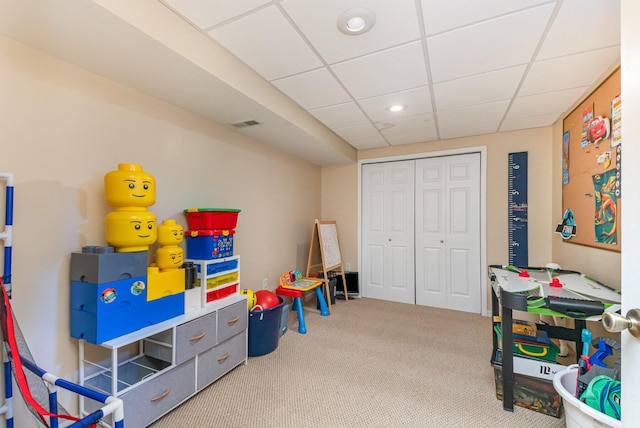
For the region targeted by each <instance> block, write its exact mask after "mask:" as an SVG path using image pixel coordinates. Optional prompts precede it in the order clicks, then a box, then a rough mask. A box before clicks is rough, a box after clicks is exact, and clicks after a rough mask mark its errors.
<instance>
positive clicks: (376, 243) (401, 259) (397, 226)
mask: <svg viewBox="0 0 640 428" xmlns="http://www.w3.org/2000/svg"><path fill="white" fill-rule="evenodd" d="M414 186H415V161H413V160H408V161H397V162H386V163H375V164H365V165H363V170H362V188H363V192H362V211H361V213H362V221H361V226H362V247H361V248H362V260H363V264H362V273H361V276H362V278H361V284H363V286H362V295H363V297H372V298H374V299H383V300H391V301H394V302H402V303H415V282H414V281H415V275H414V257H415V256H414V247H415V245H414V215H415V214H414V207H415V201H414V198H415V191H414Z"/></svg>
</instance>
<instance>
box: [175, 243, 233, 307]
mask: <svg viewBox="0 0 640 428" xmlns="http://www.w3.org/2000/svg"><path fill="white" fill-rule="evenodd" d="M185 262H192V263H193V264H194V265H196V266H197V267H198V281H197V283H198V287H200V288H199V291H200V293H199V294H200V303H201V307H203V308H204V307H207V306H208V305H210V304H211V303H215V302H216V301H217V300H218V299H219V298H224V297H226V295H227V294H225V293H229V294H237V293H238V292H239V291H240V256H231V257H224V258H220V259H212V260H199V259H186V260H185ZM234 285H235V287H233V286H234ZM232 287H233V289H232ZM196 288H197V287H196Z"/></svg>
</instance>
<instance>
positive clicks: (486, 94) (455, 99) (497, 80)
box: [433, 65, 526, 110]
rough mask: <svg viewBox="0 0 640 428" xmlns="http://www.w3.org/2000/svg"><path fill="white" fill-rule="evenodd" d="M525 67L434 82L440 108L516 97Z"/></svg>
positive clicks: (436, 98) (434, 92) (435, 94)
mask: <svg viewBox="0 0 640 428" xmlns="http://www.w3.org/2000/svg"><path fill="white" fill-rule="evenodd" d="M525 68H526V66H525V65H520V66H517V67H509V68H505V69H503V70H497V71H492V72H488V73H482V74H476V75H474V76H469V77H463V78H461V79H455V80H447V81H446V82H441V83H436V84H434V85H433V94H434V97H435V101H436V107H437V108H438V110H449V109H452V108H459V107H464V106H469V105H475V104H483V103H487V102H491V101H499V100H504V99H507V98H511V97H513V95H514V94H515V93H516V89H517V88H518V85H519V84H520V81H521V80H522V76H523V74H524V70H525Z"/></svg>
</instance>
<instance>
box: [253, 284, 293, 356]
mask: <svg viewBox="0 0 640 428" xmlns="http://www.w3.org/2000/svg"><path fill="white" fill-rule="evenodd" d="M278 299H279V300H280V304H279V305H278V306H274V307H273V308H269V309H265V310H264V311H249V351H248V353H249V356H250V357H259V356H260V355H266V354H268V353H270V352H273V351H274V350H275V349H276V348H277V347H278V339H280V321H281V319H282V307H283V306H284V304H285V303H284V300H283V299H282V297H280V296H278Z"/></svg>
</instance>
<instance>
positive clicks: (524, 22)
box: [427, 4, 554, 83]
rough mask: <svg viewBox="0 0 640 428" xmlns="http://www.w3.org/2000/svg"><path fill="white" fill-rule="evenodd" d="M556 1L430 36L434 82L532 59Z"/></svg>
mask: <svg viewBox="0 0 640 428" xmlns="http://www.w3.org/2000/svg"><path fill="white" fill-rule="evenodd" d="M553 7H554V4H546V5H543V6H539V7H535V8H532V9H527V10H525V11H522V12H517V13H513V14H510V15H507V16H503V17H500V18H496V19H493V20H490V21H485V22H482V23H480V24H476V25H472V26H469V27H465V28H462V29H459V30H455V31H451V32H448V33H444V34H440V35H437V36H433V37H428V38H427V48H428V55H429V62H430V64H431V75H432V78H433V81H434V83H437V82H443V81H445V80H451V79H456V78H460V77H465V76H470V75H473V74H478V73H484V72H487V71H492V70H498V69H501V68H507V67H512V66H515V65H520V64H527V63H529V62H530V60H531V58H532V56H533V53H534V51H535V49H536V47H537V45H538V40H539V38H540V36H541V35H542V34H543V32H544V30H545V27H546V25H547V22H548V20H549V16H550V15H551V12H552V11H553Z"/></svg>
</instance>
